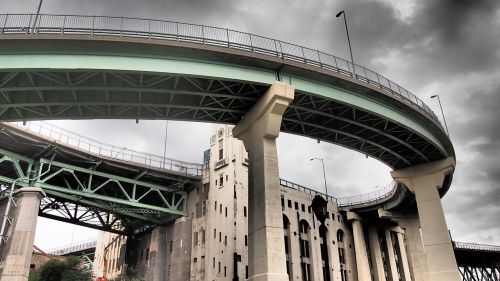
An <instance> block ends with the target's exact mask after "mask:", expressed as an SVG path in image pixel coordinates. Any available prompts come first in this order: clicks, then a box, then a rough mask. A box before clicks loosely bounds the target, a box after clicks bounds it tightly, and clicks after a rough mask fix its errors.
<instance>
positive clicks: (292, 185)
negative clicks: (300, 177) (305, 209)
mask: <svg viewBox="0 0 500 281" xmlns="http://www.w3.org/2000/svg"><path fill="white" fill-rule="evenodd" d="M280 185H281V186H284V187H287V188H290V189H295V190H297V191H300V192H304V193H307V194H311V195H314V196H316V195H321V196H323V197H324V198H328V199H327V200H328V201H331V202H334V203H337V198H335V197H333V196H330V195H326V194H325V193H322V192H319V191H316V190H313V189H310V188H307V187H305V186H303V185H300V184H296V183H293V182H291V181H287V180H284V179H280Z"/></svg>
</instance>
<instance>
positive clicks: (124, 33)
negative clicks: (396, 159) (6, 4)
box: [0, 14, 444, 131]
mask: <svg viewBox="0 0 500 281" xmlns="http://www.w3.org/2000/svg"><path fill="white" fill-rule="evenodd" d="M19 33H25V34H60V35H65V34H79V35H89V36H105V35H108V36H120V37H134V38H146V39H162V40H171V41H180V42H189V43H196V44H203V45H212V46H220V47H226V48H231V49H237V50H243V51H248V52H252V53H256V54H262V55H268V56H273V57H276V58H279V59H281V60H283V61H293V62H296V63H303V64H306V65H309V66H313V67H318V68H321V69H325V70H329V71H333V72H337V73H339V74H342V75H345V76H349V77H352V78H354V79H356V80H358V81H360V82H362V83H366V84H369V85H372V86H374V87H377V88H379V89H381V90H383V91H384V92H386V93H388V94H390V95H392V96H393V97H395V98H397V99H399V100H400V101H402V102H404V103H407V104H409V105H412V106H415V107H417V108H419V109H420V111H421V112H423V113H424V114H426V115H427V116H428V117H429V118H431V119H432V120H434V121H435V122H436V123H437V124H439V126H441V129H443V127H442V125H441V122H440V121H439V119H438V117H437V116H436V115H435V114H434V112H433V111H432V110H431V109H430V108H429V107H428V106H427V105H426V104H425V103H424V102H423V101H422V100H421V99H419V98H418V97H417V96H415V95H413V94H412V93H410V92H409V91H408V90H406V89H405V88H403V87H401V86H400V85H398V84H397V83H395V82H393V81H391V80H389V79H387V78H386V77H384V76H383V75H380V74H378V73H377V72H375V71H373V70H370V69H368V68H366V67H363V66H361V65H358V64H354V65H353V64H352V62H350V61H348V60H345V59H342V58H339V57H336V56H333V55H330V54H327V53H324V52H321V51H318V50H314V49H310V48H307V47H303V46H300V45H296V44H291V43H287V42H283V41H281V40H276V39H271V38H267V37H263V36H259V35H255V34H251V33H246V32H240V31H236V30H231V29H227V28H218V27H212V26H205V25H198V24H190V23H182V22H173V21H166V20H155V19H142V18H126V17H110V16H82V15H48V14H41V15H38V16H37V15H35V14H0V34H19ZM443 131H444V129H443Z"/></svg>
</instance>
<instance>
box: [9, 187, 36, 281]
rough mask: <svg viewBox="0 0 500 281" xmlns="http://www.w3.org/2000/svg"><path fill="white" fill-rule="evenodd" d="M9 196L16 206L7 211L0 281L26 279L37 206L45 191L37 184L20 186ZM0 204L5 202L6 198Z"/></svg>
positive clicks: (23, 280) (21, 280)
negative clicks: (8, 224) (5, 238)
mask: <svg viewBox="0 0 500 281" xmlns="http://www.w3.org/2000/svg"><path fill="white" fill-rule="evenodd" d="M13 197H14V200H16V201H17V206H16V207H15V208H13V209H12V212H11V214H12V215H11V216H12V217H13V221H12V225H11V227H10V229H9V230H8V231H7V235H8V241H7V244H6V245H5V246H3V247H2V249H1V254H0V257H1V258H2V259H3V262H2V265H1V267H0V281H26V280H28V275H29V267H30V262H31V254H32V252H33V243H34V240H35V230H36V222H37V219H38V208H39V207H40V200H41V199H42V198H43V197H45V192H43V190H42V189H41V188H38V187H24V188H21V189H18V190H16V191H15V192H14V194H13ZM0 204H2V205H3V204H6V200H5V201H3V202H1V203H0Z"/></svg>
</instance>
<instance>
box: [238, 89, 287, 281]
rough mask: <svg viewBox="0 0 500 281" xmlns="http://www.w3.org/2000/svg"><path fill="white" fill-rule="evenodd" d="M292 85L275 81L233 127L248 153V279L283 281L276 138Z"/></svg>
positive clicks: (281, 228) (282, 245)
mask: <svg viewBox="0 0 500 281" xmlns="http://www.w3.org/2000/svg"><path fill="white" fill-rule="evenodd" d="M293 97H294V88H293V87H292V86H290V85H287V84H285V83H281V82H276V83H274V84H272V85H271V87H270V88H269V89H268V90H267V92H266V93H265V94H264V95H263V96H262V97H261V98H260V100H259V101H258V102H257V103H256V104H255V105H254V106H253V107H252V108H251V110H250V111H249V112H248V113H247V115H246V116H245V117H244V118H243V119H242V120H241V121H240V122H239V123H238V124H237V125H236V127H234V129H233V135H234V136H235V137H236V138H238V139H240V140H242V141H243V143H244V144H245V148H246V150H247V151H248V154H249V161H250V163H249V169H248V170H249V171H248V177H249V184H248V211H249V214H248V239H249V241H248V242H249V245H248V268H249V279H248V280H252V281H254V280H258V281H260V280H262V281H264V280H266V281H267V280H276V281H286V280H288V275H287V273H286V257H285V245H284V239H283V218H282V213H281V203H280V186H279V175H278V153H277V149H276V138H277V137H278V135H279V132H280V127H281V119H282V116H283V113H284V112H285V109H286V108H287V106H288V105H289V104H290V103H291V101H292V100H293Z"/></svg>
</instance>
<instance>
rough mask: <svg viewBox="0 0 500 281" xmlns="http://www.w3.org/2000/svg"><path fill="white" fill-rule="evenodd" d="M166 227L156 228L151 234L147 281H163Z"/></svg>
mask: <svg viewBox="0 0 500 281" xmlns="http://www.w3.org/2000/svg"><path fill="white" fill-rule="evenodd" d="M166 251H167V227H166V226H157V227H155V228H154V229H153V231H152V232H151V239H150V242H149V256H150V257H149V265H148V269H147V273H146V276H147V277H146V280H147V281H164V280H165V272H166V268H165V265H166V264H167V261H166V258H167V253H166Z"/></svg>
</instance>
